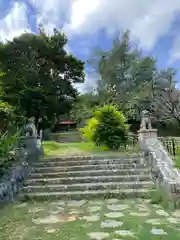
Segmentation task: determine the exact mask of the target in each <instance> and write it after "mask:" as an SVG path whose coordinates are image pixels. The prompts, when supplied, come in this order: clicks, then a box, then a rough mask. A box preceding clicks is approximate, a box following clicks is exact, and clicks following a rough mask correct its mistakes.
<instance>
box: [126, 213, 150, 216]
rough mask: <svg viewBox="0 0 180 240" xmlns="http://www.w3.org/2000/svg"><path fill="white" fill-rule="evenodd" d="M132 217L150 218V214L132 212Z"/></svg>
mask: <svg viewBox="0 0 180 240" xmlns="http://www.w3.org/2000/svg"><path fill="white" fill-rule="evenodd" d="M129 215H130V216H133V217H134V216H136V217H146V216H149V215H150V214H149V212H130V213H129Z"/></svg>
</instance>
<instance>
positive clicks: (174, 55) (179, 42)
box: [168, 34, 180, 65]
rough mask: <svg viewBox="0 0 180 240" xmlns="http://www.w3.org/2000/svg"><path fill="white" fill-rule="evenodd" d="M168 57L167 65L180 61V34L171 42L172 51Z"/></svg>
mask: <svg viewBox="0 0 180 240" xmlns="http://www.w3.org/2000/svg"><path fill="white" fill-rule="evenodd" d="M169 57H170V58H169V62H168V64H169V65H171V64H173V63H174V62H175V61H176V60H179V59H180V34H179V35H177V36H175V38H174V40H173V44H172V49H171V51H170V53H169Z"/></svg>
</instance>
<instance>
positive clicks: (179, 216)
mask: <svg viewBox="0 0 180 240" xmlns="http://www.w3.org/2000/svg"><path fill="white" fill-rule="evenodd" d="M172 216H173V217H177V218H180V210H176V211H174V212H173V213H172Z"/></svg>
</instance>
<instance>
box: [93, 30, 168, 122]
mask: <svg viewBox="0 0 180 240" xmlns="http://www.w3.org/2000/svg"><path fill="white" fill-rule="evenodd" d="M96 59H97V61H96V64H97V65H98V67H97V68H96V69H98V71H99V75H100V80H99V82H98V86H97V92H98V95H99V98H100V99H103V100H102V102H103V101H104V100H105V102H106V103H107V102H110V103H114V104H117V105H118V106H119V109H121V110H123V111H124V112H125V113H126V116H127V117H128V118H135V119H138V118H139V117H140V112H141V110H142V109H144V108H147V109H149V110H150V111H151V106H152V103H154V101H155V95H158V93H159V91H161V89H162V88H164V87H167V86H168V81H167V79H168V74H169V72H170V70H169V69H165V70H163V71H159V70H158V69H157V66H156V61H155V60H154V58H153V57H151V56H143V55H142V53H141V51H140V50H139V49H138V47H137V46H134V47H133V45H132V44H131V42H130V39H129V32H128V31H127V32H125V33H124V34H123V35H122V38H121V39H120V40H119V38H118V39H115V40H114V41H113V44H112V48H111V49H110V50H109V51H106V52H105V51H102V52H100V51H99V59H98V58H97V57H96Z"/></svg>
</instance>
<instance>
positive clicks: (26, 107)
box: [0, 28, 84, 121]
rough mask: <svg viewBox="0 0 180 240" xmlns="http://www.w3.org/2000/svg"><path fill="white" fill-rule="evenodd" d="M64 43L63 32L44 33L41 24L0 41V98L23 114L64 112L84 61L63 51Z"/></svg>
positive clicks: (81, 76) (74, 94) (80, 77)
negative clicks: (35, 32)
mask: <svg viewBox="0 0 180 240" xmlns="http://www.w3.org/2000/svg"><path fill="white" fill-rule="evenodd" d="M66 44H67V38H66V36H65V35H64V34H63V33H61V32H59V31H57V30H56V29H55V30H54V34H53V35H52V36H47V35H46V34H45V33H44V31H43V29H42V28H41V29H40V32H39V34H38V35H35V34H32V33H26V34H22V35H21V36H20V37H17V38H14V39H13V40H12V41H9V42H7V43H3V44H1V47H0V68H1V71H2V72H3V73H5V74H2V75H1V87H2V89H3V94H2V97H1V99H2V100H3V101H5V102H8V103H9V104H10V105H12V106H15V107H16V108H17V111H18V112H19V113H21V114H22V115H25V116H27V117H29V116H35V117H36V118H40V117H42V116H46V117H47V118H48V119H49V120H50V121H53V119H54V117H55V115H56V116H59V115H61V114H64V113H68V112H69V111H70V110H71V108H72V104H73V102H74V101H75V99H76V97H77V94H78V92H77V89H76V88H75V87H74V86H73V84H74V83H82V82H83V81H84V72H83V70H84V63H83V62H81V61H80V60H78V59H76V58H75V57H74V56H72V55H71V54H67V52H66V51H65V49H64V46H65V45H66Z"/></svg>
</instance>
